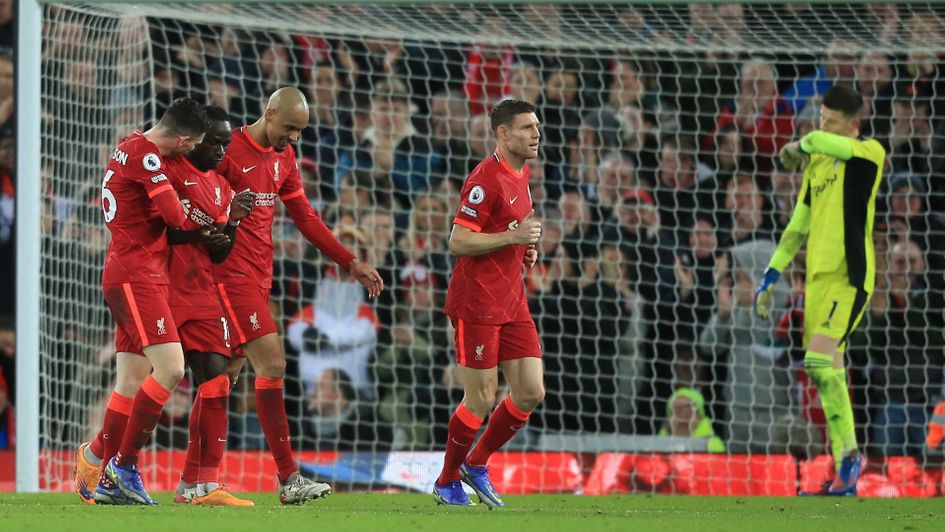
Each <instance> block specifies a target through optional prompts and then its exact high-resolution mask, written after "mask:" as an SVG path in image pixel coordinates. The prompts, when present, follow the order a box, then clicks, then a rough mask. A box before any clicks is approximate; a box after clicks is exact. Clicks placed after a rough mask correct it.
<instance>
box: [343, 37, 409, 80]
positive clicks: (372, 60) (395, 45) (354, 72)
mask: <svg viewBox="0 0 945 532" xmlns="http://www.w3.org/2000/svg"><path fill="white" fill-rule="evenodd" d="M335 54H336V56H337V57H338V63H339V65H340V66H341V67H342V72H343V73H344V72H345V71H347V72H346V73H347V85H348V86H349V87H353V88H355V90H364V91H368V92H369V93H370V92H373V91H376V90H377V87H378V86H379V85H381V84H382V83H385V82H389V81H390V80H392V79H405V78H406V77H407V75H408V74H409V72H408V70H407V62H406V59H407V58H406V56H405V55H404V46H403V43H402V42H400V41H399V40H397V39H381V38H373V37H369V38H366V39H347V40H344V41H341V42H340V43H339V45H338V47H337V48H336V50H335ZM404 92H406V89H405V90H404Z"/></svg>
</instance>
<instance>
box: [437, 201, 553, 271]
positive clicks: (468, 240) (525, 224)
mask: <svg viewBox="0 0 945 532" xmlns="http://www.w3.org/2000/svg"><path fill="white" fill-rule="evenodd" d="M539 238H541V222H540V221H539V220H537V219H535V212H534V211H532V212H531V213H529V214H528V216H526V217H525V219H523V220H522V222H521V223H520V224H518V227H516V228H515V229H514V230H512V231H505V232H502V233H477V232H475V231H473V230H472V229H469V228H468V227H463V226H462V225H453V231H452V232H451V233H450V253H452V254H453V255H456V256H457V257H476V256H479V255H485V254H486V253H492V252H493V251H496V250H498V249H502V248H504V247H506V246H531V245H534V244H536V243H537V242H538V239H539ZM529 251H535V250H529ZM525 255H526V260H527V257H528V252H526V254H525ZM534 256H535V260H537V259H538V252H537V251H535V253H534ZM532 264H533V265H534V263H532ZM526 265H527V264H526Z"/></svg>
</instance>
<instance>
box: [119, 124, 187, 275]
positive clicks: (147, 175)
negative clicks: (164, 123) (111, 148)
mask: <svg viewBox="0 0 945 532" xmlns="http://www.w3.org/2000/svg"><path fill="white" fill-rule="evenodd" d="M164 165H165V160H164V159H163V158H162V157H161V152H160V151H158V147H157V146H155V145H154V143H153V142H151V141H149V140H148V139H147V138H145V136H144V134H143V133H141V132H140V131H136V132H135V133H134V134H133V135H131V136H130V137H126V138H124V139H122V140H121V142H119V143H118V147H117V148H116V149H115V152H114V153H113V154H112V158H111V160H110V161H108V166H107V167H106V171H105V178H104V179H103V181H102V209H103V210H104V211H105V226H106V227H108V230H109V231H111V233H112V240H111V243H110V244H109V245H108V254H107V255H106V256H105V271H104V272H103V273H102V283H104V284H121V283H150V284H167V258H168V249H167V237H166V229H167V225H166V224H165V223H164V220H163V219H162V217H161V215H160V213H159V211H158V209H157V207H155V205H154V202H153V201H152V198H154V197H155V196H157V195H159V194H163V193H165V192H170V193H171V194H173V193H174V188H173V187H172V186H171V184H170V183H169V182H168V180H167V176H166V175H165V173H164ZM175 201H176V200H175Z"/></svg>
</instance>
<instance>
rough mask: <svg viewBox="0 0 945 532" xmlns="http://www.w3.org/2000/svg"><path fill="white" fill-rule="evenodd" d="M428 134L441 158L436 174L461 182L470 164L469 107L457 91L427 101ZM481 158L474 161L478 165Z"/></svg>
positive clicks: (435, 95) (437, 94)
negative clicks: (428, 106)
mask: <svg viewBox="0 0 945 532" xmlns="http://www.w3.org/2000/svg"><path fill="white" fill-rule="evenodd" d="M430 133H431V137H432V142H433V149H434V150H435V151H436V153H437V154H438V155H439V156H440V161H441V163H440V168H438V169H437V171H438V172H439V173H440V174H442V175H444V176H446V177H447V178H449V179H452V180H456V181H459V182H462V179H463V178H465V177H466V173H467V171H468V170H469V165H470V164H471V163H472V161H471V157H470V155H469V144H467V142H466V139H468V138H469V107H468V106H467V105H466V98H465V97H464V96H463V95H462V93H460V92H459V91H455V90H454V91H446V92H439V93H436V94H434V95H433V98H432V99H431V101H430ZM479 160H481V159H476V161H477V162H478V161H479Z"/></svg>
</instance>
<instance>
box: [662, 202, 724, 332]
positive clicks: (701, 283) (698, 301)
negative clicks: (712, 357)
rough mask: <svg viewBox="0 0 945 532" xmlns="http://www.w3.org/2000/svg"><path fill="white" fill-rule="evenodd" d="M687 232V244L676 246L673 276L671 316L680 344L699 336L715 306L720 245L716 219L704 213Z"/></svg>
mask: <svg viewBox="0 0 945 532" xmlns="http://www.w3.org/2000/svg"><path fill="white" fill-rule="evenodd" d="M688 233H689V239H688V246H687V247H685V248H681V249H679V250H677V255H676V260H675V263H674V265H673V269H674V272H675V277H676V283H675V286H676V299H675V302H676V310H675V312H674V317H675V322H676V323H675V325H676V331H677V339H678V341H679V343H680V348H682V347H686V348H690V347H691V344H692V343H694V342H695V341H696V340H697V339H698V337H699V331H700V330H701V325H704V324H705V323H708V321H709V317H710V316H712V312H713V310H714V309H715V291H716V283H715V274H716V271H715V263H716V254H717V253H718V247H719V246H718V240H717V238H716V234H715V223H714V222H713V221H712V219H711V218H709V217H707V216H701V217H698V218H696V219H695V220H694V221H693V223H692V225H691V226H690V228H689V231H688ZM687 343H688V344H690V345H689V346H687V345H686V344H687Z"/></svg>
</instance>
